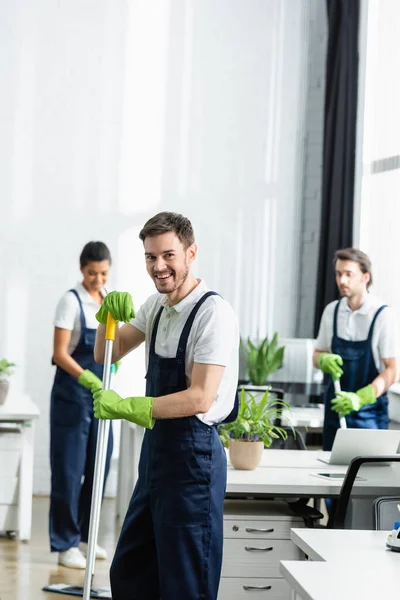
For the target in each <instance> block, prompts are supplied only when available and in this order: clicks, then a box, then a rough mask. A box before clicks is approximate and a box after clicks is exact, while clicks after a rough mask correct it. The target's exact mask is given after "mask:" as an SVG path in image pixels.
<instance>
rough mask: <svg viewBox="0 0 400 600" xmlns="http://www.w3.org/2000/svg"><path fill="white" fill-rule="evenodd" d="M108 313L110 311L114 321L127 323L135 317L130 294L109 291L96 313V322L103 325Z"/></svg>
mask: <svg viewBox="0 0 400 600" xmlns="http://www.w3.org/2000/svg"><path fill="white" fill-rule="evenodd" d="M108 313H111V316H112V317H114V319H115V320H116V321H123V322H124V323H129V321H130V320H131V319H134V318H135V309H134V308H133V302H132V296H131V295H130V294H128V292H110V293H109V294H107V296H106V297H105V298H104V300H103V304H102V305H101V307H100V309H99V310H98V311H97V313H96V319H97V320H98V322H99V323H101V324H102V325H105V324H106V323H107V315H108Z"/></svg>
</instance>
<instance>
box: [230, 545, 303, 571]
mask: <svg viewBox="0 0 400 600" xmlns="http://www.w3.org/2000/svg"><path fill="white" fill-rule="evenodd" d="M301 556H302V554H301V551H300V550H299V548H297V547H296V546H295V544H293V542H292V541H291V540H224V559H223V564H222V577H246V576H247V577H279V576H280V574H279V562H280V561H281V560H301Z"/></svg>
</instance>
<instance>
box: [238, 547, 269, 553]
mask: <svg viewBox="0 0 400 600" xmlns="http://www.w3.org/2000/svg"><path fill="white" fill-rule="evenodd" d="M244 549H245V550H247V552H271V550H273V547H272V546H271V547H270V548H253V547H252V546H245V547H244Z"/></svg>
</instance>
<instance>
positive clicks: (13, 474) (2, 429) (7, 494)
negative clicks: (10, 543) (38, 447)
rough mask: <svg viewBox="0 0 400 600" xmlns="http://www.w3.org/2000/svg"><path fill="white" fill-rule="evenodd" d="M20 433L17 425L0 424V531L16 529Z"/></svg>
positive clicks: (17, 527) (17, 525) (20, 447)
mask: <svg viewBox="0 0 400 600" xmlns="http://www.w3.org/2000/svg"><path fill="white" fill-rule="evenodd" d="M21 451H22V434H21V429H20V427H19V426H14V427H13V426H11V425H7V426H5V425H0V531H18V529H19V524H18V494H19V470H20V460H21Z"/></svg>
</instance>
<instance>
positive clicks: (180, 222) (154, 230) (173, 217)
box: [139, 212, 194, 248]
mask: <svg viewBox="0 0 400 600" xmlns="http://www.w3.org/2000/svg"><path fill="white" fill-rule="evenodd" d="M171 231H172V232H173V233H175V234H176V235H177V236H178V238H179V239H180V241H181V242H182V244H183V246H184V247H185V248H189V246H191V245H192V244H194V232H193V227H192V224H191V222H190V221H189V219H187V218H186V217H184V216H183V215H181V214H179V213H174V212H160V213H158V214H157V215H155V216H154V217H152V218H151V219H149V220H148V221H147V223H146V224H145V225H144V227H143V229H142V231H141V232H140V233H139V238H140V239H141V240H142V242H144V240H145V239H146V238H147V237H155V236H157V235H162V234H163V233H169V232H171Z"/></svg>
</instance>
